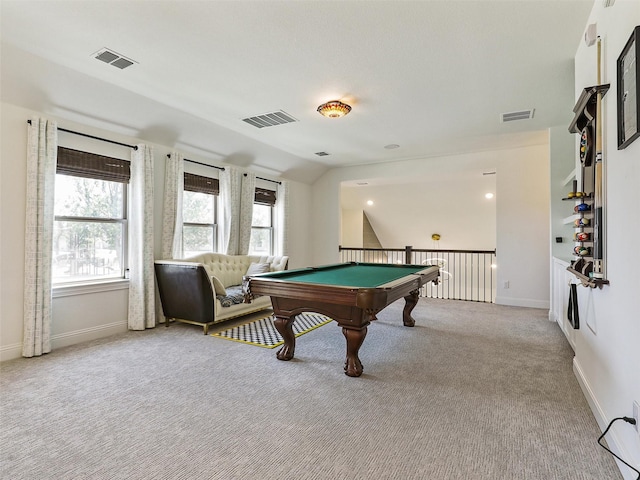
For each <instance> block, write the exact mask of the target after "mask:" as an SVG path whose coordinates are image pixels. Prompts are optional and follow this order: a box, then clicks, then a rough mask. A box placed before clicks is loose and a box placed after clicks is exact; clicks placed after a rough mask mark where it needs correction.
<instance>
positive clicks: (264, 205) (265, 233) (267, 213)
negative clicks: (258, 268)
mask: <svg viewBox="0 0 640 480" xmlns="http://www.w3.org/2000/svg"><path fill="white" fill-rule="evenodd" d="M275 203H276V192H274V191H273V190H267V189H265V188H256V194H255V200H254V204H253V217H252V220H251V241H250V243H249V254H250V255H273V206H274V205H275Z"/></svg>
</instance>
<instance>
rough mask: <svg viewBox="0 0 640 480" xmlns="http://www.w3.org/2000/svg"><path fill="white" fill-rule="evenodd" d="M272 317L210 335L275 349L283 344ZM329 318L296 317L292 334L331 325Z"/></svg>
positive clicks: (298, 334)
mask: <svg viewBox="0 0 640 480" xmlns="http://www.w3.org/2000/svg"><path fill="white" fill-rule="evenodd" d="M273 320H274V317H273V315H271V316H269V317H266V318H261V319H260V320H254V321H253V322H250V323H245V324H244V325H237V326H235V327H233V328H229V329H227V330H223V331H221V332H218V333H212V334H211V336H212V337H220V338H224V339H225V340H233V341H234V342H240V343H247V344H249V345H255V346H257V347H263V348H275V347H278V346H280V345H282V344H283V343H284V340H282V337H281V336H280V334H279V333H278V330H276V327H275V325H274V324H273ZM331 321H332V320H331V319H330V318H329V317H325V316H324V315H319V314H316V313H301V314H299V315H297V316H296V318H295V320H294V321H293V333H294V334H295V336H296V337H299V336H300V335H304V334H305V333H307V332H310V331H311V330H315V329H316V328H318V327H321V326H323V325H326V324H327V323H331Z"/></svg>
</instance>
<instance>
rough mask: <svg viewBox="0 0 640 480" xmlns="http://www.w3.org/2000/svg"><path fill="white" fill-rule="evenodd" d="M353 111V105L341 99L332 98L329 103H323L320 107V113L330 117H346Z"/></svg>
mask: <svg viewBox="0 0 640 480" xmlns="http://www.w3.org/2000/svg"><path fill="white" fill-rule="evenodd" d="M350 111H351V106H350V105H347V104H346V103H342V102H341V101H340V100H332V101H330V102H327V103H323V104H322V105H320V106H319V107H318V113H319V114H320V115H324V116H325V117H329V118H340V117H344V116H345V115H346V114H347V113H349V112H350Z"/></svg>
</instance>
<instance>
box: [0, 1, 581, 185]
mask: <svg viewBox="0 0 640 480" xmlns="http://www.w3.org/2000/svg"><path fill="white" fill-rule="evenodd" d="M0 5H1V11H0V14H1V17H2V24H1V27H2V31H1V32H2V101H3V102H7V103H12V104H16V105H20V106H24V107H26V108H30V109H34V110H36V111H41V112H44V113H48V114H52V115H55V116H57V117H59V118H63V119H64V118H66V119H69V120H71V121H74V122H79V123H82V124H87V125H91V126H94V127H102V128H105V129H106V130H110V131H114V132H116V133H122V134H126V135H130V136H134V137H138V138H140V139H142V140H146V141H150V142H155V143H160V144H162V145H167V146H170V147H172V148H178V149H180V150H182V151H183V152H184V153H185V154H186V155H187V156H188V155H189V153H193V154H197V155H200V156H201V157H203V158H207V159H208V158H210V159H211V163H216V162H218V163H220V162H225V163H230V164H237V165H239V166H242V167H249V168H252V169H253V170H256V171H258V172H263V173H267V174H270V175H273V176H282V177H284V178H290V179H293V180H298V181H302V182H305V183H313V182H314V181H315V180H316V179H317V178H318V177H319V176H320V175H322V173H324V172H325V171H327V170H328V169H330V168H334V167H339V166H347V165H358V164H367V163H377V162H387V161H392V160H403V159H421V158H425V159H426V158H429V157H433V156H439V155H448V154H454V153H464V152H469V151H477V150H489V149H497V148H506V147H511V146H519V145H528V144H535V143H539V142H540V141H541V138H546V137H544V135H541V132H544V131H545V130H546V129H547V128H548V127H551V126H557V125H568V123H569V121H570V119H571V113H572V107H573V103H574V83H573V58H574V54H575V51H576V49H577V46H578V41H579V39H580V38H581V37H582V35H583V30H584V27H585V24H586V22H587V19H588V15H589V12H590V10H591V7H592V5H593V2H592V1H590V0H563V1H557V0H550V1H545V0H500V1H489V0H476V1H461V0H431V1H428V0H424V1H368V0H342V1H328V0H325V1H270V0H264V1H190V0H182V1H178V0H174V1H147V0H136V1H127V2H125V1H104V0H83V1H59V0H48V1H29V0H20V1H10V0H1V3H0ZM105 47H106V48H109V49H111V50H113V51H115V52H116V53H118V54H120V55H123V56H124V57H127V58H129V59H131V60H133V61H134V62H135V63H134V64H133V65H132V66H130V67H128V68H126V69H122V70H121V69H119V68H115V67H113V66H111V65H109V64H107V63H104V62H101V61H99V60H96V59H95V58H94V54H95V53H96V52H98V51H100V50H101V49H103V48H105ZM334 99H341V100H343V101H345V102H346V103H348V104H350V105H351V106H352V107H353V110H352V111H351V113H350V114H349V115H347V116H346V117H343V118H340V119H329V118H325V117H322V116H321V115H319V114H318V113H317V112H316V108H317V107H318V105H319V104H321V103H323V102H325V101H328V100H334ZM526 109H535V110H534V115H533V118H532V119H528V120H518V121H512V122H507V123H502V122H501V121H500V116H501V114H503V113H510V112H515V111H521V110H526ZM280 110H281V111H284V112H286V113H287V114H288V115H290V116H292V117H293V118H295V119H296V120H297V121H296V122H292V123H287V124H284V125H277V126H273V127H267V128H261V129H258V128H256V127H254V126H252V125H250V124H248V123H246V122H244V121H243V120H242V119H243V118H246V117H252V116H256V115H261V114H264V113H268V112H274V111H280ZM390 144H396V145H398V146H399V147H398V148H394V149H389V148H384V147H385V146H387V145H390ZM317 152H326V153H328V154H329V155H325V156H318V155H316V153H317Z"/></svg>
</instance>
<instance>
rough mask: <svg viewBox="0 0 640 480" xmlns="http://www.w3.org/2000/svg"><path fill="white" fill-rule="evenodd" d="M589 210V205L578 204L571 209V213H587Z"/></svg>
mask: <svg viewBox="0 0 640 480" xmlns="http://www.w3.org/2000/svg"><path fill="white" fill-rule="evenodd" d="M589 210H591V205H589V204H588V203H580V204H578V205H576V206H575V207H573V211H574V212H576V213H578V212H588V211H589Z"/></svg>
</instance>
